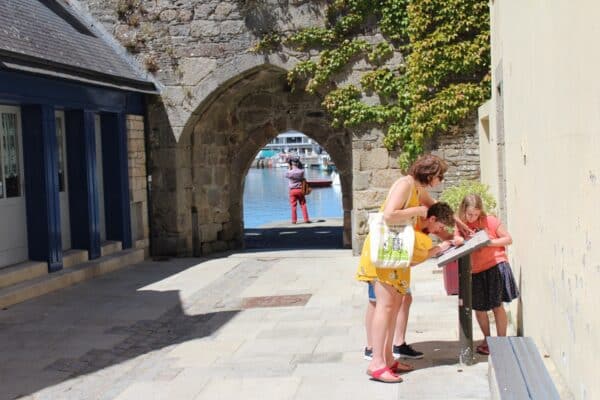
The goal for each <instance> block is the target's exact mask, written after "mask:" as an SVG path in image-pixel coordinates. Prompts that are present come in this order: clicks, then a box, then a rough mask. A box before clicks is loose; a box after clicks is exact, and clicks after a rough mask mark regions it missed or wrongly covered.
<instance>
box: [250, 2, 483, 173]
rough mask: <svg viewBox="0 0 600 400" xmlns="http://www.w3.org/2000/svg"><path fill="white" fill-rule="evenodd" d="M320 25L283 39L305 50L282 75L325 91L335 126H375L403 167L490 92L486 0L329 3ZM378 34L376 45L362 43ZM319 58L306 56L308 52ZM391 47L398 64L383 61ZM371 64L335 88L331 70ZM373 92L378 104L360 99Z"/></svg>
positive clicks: (298, 85)
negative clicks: (352, 80) (353, 80)
mask: <svg viewBox="0 0 600 400" xmlns="http://www.w3.org/2000/svg"><path fill="white" fill-rule="evenodd" d="M327 17H328V22H327V24H326V26H325V27H319V28H317V27H312V28H307V29H304V30H301V31H299V32H296V33H294V34H291V35H289V36H287V37H286V36H284V35H273V34H270V35H269V36H268V37H266V39H267V40H268V41H269V43H268V44H269V46H266V45H265V46H262V47H261V46H260V44H259V46H257V47H258V48H260V49H262V50H264V49H266V48H267V47H269V48H271V49H272V48H273V47H274V42H273V37H278V38H280V42H279V43H283V44H285V45H286V46H290V47H292V48H294V49H295V50H298V51H302V52H306V60H305V61H302V62H300V63H298V64H297V66H296V67H295V68H294V69H293V70H291V71H290V72H289V74H288V80H289V82H290V84H292V86H293V87H294V88H302V89H304V90H306V91H308V92H311V93H319V94H321V95H323V97H324V101H323V105H324V107H325V109H326V110H327V111H328V112H330V113H331V115H332V116H333V123H334V124H335V125H337V126H345V127H357V126H359V125H361V124H371V125H373V124H374V125H376V126H379V127H381V128H383V129H384V131H385V132H386V136H385V141H384V143H385V145H386V146H387V147H388V148H389V149H395V148H397V147H400V148H401V150H402V153H401V157H400V164H401V166H402V167H406V166H408V165H409V164H410V162H412V161H413V160H414V159H415V158H416V157H417V156H418V155H419V154H421V153H422V152H423V147H424V144H425V141H426V140H427V138H429V137H431V136H432V135H434V134H435V133H438V132H439V133H443V132H447V131H449V130H450V128H451V127H453V126H456V125H458V124H459V123H460V122H461V121H462V120H463V119H464V118H465V117H466V116H467V115H468V114H469V113H470V112H471V111H472V110H474V109H475V108H477V107H478V106H479V105H480V104H481V103H482V102H483V101H485V99H486V98H488V97H489V90H490V89H489V87H490V80H491V77H490V74H489V64H490V33H489V15H488V2H487V1H484V0H333V1H331V2H330V3H329V6H328V11H327ZM375 33H380V34H382V35H383V37H384V39H383V40H382V41H380V42H378V43H376V44H371V43H370V42H369V41H367V40H366V38H367V37H368V36H372V34H375ZM311 51H312V54H314V52H315V51H317V53H318V56H317V57H310V56H309V52H311ZM394 52H400V53H401V54H402V55H403V60H404V61H403V62H402V63H400V64H398V65H393V66H391V67H390V66H389V65H386V63H385V62H386V60H388V59H389V58H390V57H391V56H392V55H393V54H394ZM361 58H362V59H364V60H366V61H367V63H368V65H369V66H370V70H369V71H365V72H364V74H363V76H362V79H361V81H360V86H355V85H346V86H338V85H337V84H336V82H335V77H336V74H338V73H340V72H342V71H345V70H347V69H348V68H351V66H352V64H353V63H354V62H356V61H357V60H359V59H361ZM367 93H368V94H376V95H377V96H378V97H379V104H375V105H373V104H372V103H369V104H368V103H366V102H365V101H363V99H364V96H365V94H367Z"/></svg>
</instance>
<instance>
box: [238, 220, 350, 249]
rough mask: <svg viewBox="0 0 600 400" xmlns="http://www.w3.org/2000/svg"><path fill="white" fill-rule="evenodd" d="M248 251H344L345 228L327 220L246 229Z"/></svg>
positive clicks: (245, 244) (245, 236)
mask: <svg viewBox="0 0 600 400" xmlns="http://www.w3.org/2000/svg"><path fill="white" fill-rule="evenodd" d="M244 247H245V248H246V249H268V250H272V249H342V248H343V227H342V226H340V225H339V224H338V223H335V222H329V221H326V220H315V221H313V223H312V224H305V223H302V222H298V223H297V224H294V225H292V224H281V225H278V226H268V227H264V228H250V229H244Z"/></svg>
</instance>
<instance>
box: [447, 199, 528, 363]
mask: <svg viewBox="0 0 600 400" xmlns="http://www.w3.org/2000/svg"><path fill="white" fill-rule="evenodd" d="M458 219H459V220H460V221H461V222H462V223H463V224H464V225H461V224H457V226H456V228H455V230H454V235H455V242H461V241H462V240H463V239H469V238H470V237H471V236H472V235H473V234H474V233H475V232H477V231H479V230H482V229H485V231H486V232H487V234H488V236H489V238H490V243H489V244H488V245H487V246H486V247H482V248H480V249H479V250H476V251H475V252H473V253H472V254H471V267H472V274H473V309H474V310H475V316H476V317H477V322H478V324H479V327H480V328H481V331H482V332H483V336H484V337H488V336H490V321H489V318H488V314H487V312H488V311H490V310H492V312H493V313H494V318H495V320H496V333H497V335H498V336H506V327H507V317H506V311H505V310H504V307H503V305H502V302H503V301H505V302H510V301H512V300H513V299H516V298H517V297H518V296H519V293H518V291H517V285H516V284H515V280H514V278H513V276H512V272H511V270H510V265H509V264H508V258H507V256H506V247H505V246H508V245H509V244H511V243H512V238H511V236H510V234H509V233H508V231H507V230H506V228H505V227H504V225H502V222H501V221H500V220H499V219H498V218H496V217H494V216H492V215H486V213H485V211H484V209H483V202H482V201H481V197H479V196H478V195H476V194H469V195H467V196H465V198H464V199H463V201H462V202H461V204H460V207H459V209H458ZM477 352H478V353H480V354H486V355H487V354H490V350H489V348H488V345H487V342H486V340H485V338H484V339H483V342H482V343H481V344H480V345H479V346H477Z"/></svg>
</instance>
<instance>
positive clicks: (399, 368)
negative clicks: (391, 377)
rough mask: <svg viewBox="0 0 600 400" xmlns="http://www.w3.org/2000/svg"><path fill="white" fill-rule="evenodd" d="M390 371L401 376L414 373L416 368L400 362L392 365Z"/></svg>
mask: <svg viewBox="0 0 600 400" xmlns="http://www.w3.org/2000/svg"><path fill="white" fill-rule="evenodd" d="M390 369H391V370H392V372H393V373H394V374H400V373H402V372H410V371H413V370H414V369H415V367H413V366H412V365H410V364H405V363H401V362H400V361H396V362H394V363H393V364H392V365H390Z"/></svg>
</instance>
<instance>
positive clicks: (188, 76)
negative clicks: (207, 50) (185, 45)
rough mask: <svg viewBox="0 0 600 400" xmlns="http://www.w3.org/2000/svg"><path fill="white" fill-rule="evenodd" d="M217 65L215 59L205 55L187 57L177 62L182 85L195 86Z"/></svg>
mask: <svg viewBox="0 0 600 400" xmlns="http://www.w3.org/2000/svg"><path fill="white" fill-rule="evenodd" d="M216 67H217V61H216V60H214V59H212V58H205V57H188V58H184V59H182V60H181V61H180V63H179V70H180V71H181V73H182V75H183V76H182V78H181V83H182V85H187V86H195V85H197V84H198V82H200V81H201V80H202V79H204V78H205V77H206V76H208V75H209V74H210V73H211V72H213V71H214V70H215V68H216Z"/></svg>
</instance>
